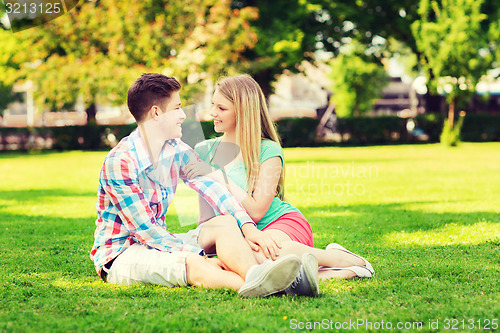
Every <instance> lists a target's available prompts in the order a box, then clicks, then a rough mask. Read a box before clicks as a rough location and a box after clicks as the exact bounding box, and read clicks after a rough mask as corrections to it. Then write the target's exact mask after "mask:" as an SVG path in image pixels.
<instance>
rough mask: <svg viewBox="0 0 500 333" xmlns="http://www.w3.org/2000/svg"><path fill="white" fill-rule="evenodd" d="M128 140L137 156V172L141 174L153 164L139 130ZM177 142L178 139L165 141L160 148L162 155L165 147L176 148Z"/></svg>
mask: <svg viewBox="0 0 500 333" xmlns="http://www.w3.org/2000/svg"><path fill="white" fill-rule="evenodd" d="M130 139H131V140H132V144H133V145H134V147H135V151H136V154H137V163H138V165H139V172H143V171H144V170H146V169H148V168H150V167H152V166H153V162H152V161H151V158H150V157H149V153H148V148H147V147H146V142H145V141H144V140H143V138H142V136H141V133H140V131H139V128H137V129H135V130H134V131H133V132H132V133H131V134H130ZM179 141H180V139H171V140H167V141H165V144H164V145H163V148H162V154H163V151H164V149H165V146H166V145H170V146H172V147H174V148H177V146H178V144H179ZM162 157H163V156H162ZM163 158H164V157H163Z"/></svg>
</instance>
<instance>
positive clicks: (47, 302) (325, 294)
mask: <svg viewBox="0 0 500 333" xmlns="http://www.w3.org/2000/svg"><path fill="white" fill-rule="evenodd" d="M284 154H285V159H286V163H287V164H286V165H287V168H286V171H287V180H286V195H287V199H288V200H289V201H290V202H292V203H293V204H295V205H296V206H297V207H298V208H300V209H301V210H302V212H303V213H304V215H305V216H306V217H307V218H308V219H309V221H310V223H311V225H312V227H313V231H314V236H315V245H316V247H324V246H326V245H327V244H328V243H330V242H337V243H340V244H342V245H344V246H345V247H347V248H348V249H351V250H352V251H355V252H358V253H360V254H362V255H363V256H365V257H366V258H367V259H368V260H370V262H371V263H372V264H373V266H374V268H375V270H376V275H375V277H374V278H373V279H370V280H362V279H354V280H350V281H339V280H337V281H328V282H322V283H321V284H320V292H321V294H320V296H319V297H317V298H314V299H312V298H297V297H270V298H266V299H241V298H239V297H238V296H237V293H236V292H233V291H229V290H203V289H197V288H183V289H180V288H175V289H169V288H165V287H161V286H132V287H121V286H112V285H109V284H105V283H103V282H102V281H100V280H99V279H98V277H97V275H96V274H95V271H94V267H93V264H92V262H91V261H90V259H89V251H90V248H91V247H92V242H93V231H94V220H95V201H96V191H97V178H98V174H99V169H100V166H101V163H102V161H103V159H104V156H105V152H64V153H46V154H31V155H24V154H16V153H12V154H0V173H1V174H2V180H1V182H0V230H1V232H2V238H1V242H0V267H1V272H2V274H1V276H0V295H1V296H0V297H1V300H2V302H1V305H0V331H2V332H4V331H5V332H52V331H55V332H68V331H89V332H94V331H96V332H111V331H117V332H178V331H187V332H193V331H206V332H241V331H250V332H262V331H264V332H276V331H290V330H300V329H301V328H304V330H308V329H309V328H316V329H318V330H319V329H327V330H331V331H339V330H341V331H366V330H372V331H384V330H386V329H388V328H392V331H395V332H397V331H407V332H414V331H421V332H429V331H433V332H434V331H467V330H468V329H471V328H474V331H481V332H487V331H498V330H499V329H498V326H499V325H500V323H498V321H499V317H500V284H499V277H500V264H499V260H500V143H477V144H476V143H474V144H473V143H463V144H462V145H460V146H459V147H457V148H453V149H445V148H443V147H441V146H439V145H415V146H379V147H358V148H293V149H285V151H284ZM180 195H181V196H180V197H182V196H184V195H186V194H185V193H184V192H182V193H180ZM191 199H192V198H191V197H189V198H188V196H187V195H186V200H191ZM181 201H182V200H181ZM186 202H187V201H186ZM180 205H182V202H179V203H178V205H177V207H178V210H179V211H180V210H181V208H182V207H180ZM169 220H170V224H169V227H170V228H171V229H172V230H173V231H176V232H177V231H185V230H187V229H189V228H191V227H192V226H188V225H186V224H187V223H186V222H185V221H187V220H186V219H183V218H182V219H181V218H179V219H177V217H176V214H175V211H174V210H172V212H170V214H169ZM179 221H180V222H179ZM419 325H422V326H421V328H420V326H419ZM342 327H343V329H342ZM370 327H371V329H370ZM398 327H399V328H398Z"/></svg>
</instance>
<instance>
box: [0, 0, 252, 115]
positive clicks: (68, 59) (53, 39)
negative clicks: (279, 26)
mask: <svg viewBox="0 0 500 333" xmlns="http://www.w3.org/2000/svg"><path fill="white" fill-rule="evenodd" d="M229 4H230V3H229V1H228V0H223V1H216V0H195V1H189V2H185V1H180V0H169V1H164V0H145V1H124V0H100V1H93V2H90V1H87V2H83V3H82V4H81V6H78V7H77V8H75V9H74V10H72V11H70V12H69V13H67V14H66V15H64V16H62V17H59V18H57V19H55V20H53V21H50V22H48V23H46V24H45V25H43V26H41V27H35V28H32V29H29V30H25V31H21V32H19V33H16V34H15V35H16V36H15V38H16V42H17V43H18V45H17V47H18V49H17V52H16V54H15V58H16V63H17V64H20V68H19V70H15V73H9V74H8V75H7V77H8V79H10V80H12V81H16V80H21V82H22V81H23V80H31V81H33V82H34V83H35V84H36V85H37V88H38V89H37V92H38V93H36V96H37V99H36V101H37V104H38V105H39V106H42V105H48V106H49V107H50V109H53V110H59V109H61V108H64V107H66V106H68V105H71V104H74V102H75V101H76V99H77V97H78V96H81V97H83V100H84V102H85V104H86V106H91V105H92V104H94V103H95V102H106V103H115V104H118V103H120V104H121V103H123V102H124V101H125V96H126V93H127V89H128V87H129V86H130V84H131V83H132V82H133V80H135V79H136V78H137V77H138V76H139V75H140V74H141V73H143V72H153V71H154V72H163V73H165V74H167V75H172V76H175V77H177V78H178V79H179V80H180V81H181V83H183V84H184V86H185V88H187V89H186V90H184V93H185V94H186V96H187V97H189V96H192V95H193V94H194V93H195V92H196V91H197V90H196V88H197V87H199V86H200V85H201V82H202V80H203V77H202V76H200V75H196V74H195V73H207V75H211V74H212V75H216V74H218V73H219V72H220V71H221V70H222V69H223V68H224V69H225V70H226V71H229V72H230V71H231V70H233V71H234V70H235V68H239V67H240V66H242V63H241V59H240V58H241V57H240V54H241V53H242V52H243V51H244V50H245V49H247V48H249V47H252V46H253V44H254V43H255V40H256V34H255V32H254V31H253V29H252V27H251V26H250V24H249V21H250V20H252V19H254V18H256V14H255V10H254V9H253V8H245V9H242V10H233V9H231V8H230V6H229ZM139 13H140V14H139ZM23 43H29V44H30V46H29V47H26V48H19V46H20V45H23ZM2 44H3V41H2ZM186 83H189V85H186Z"/></svg>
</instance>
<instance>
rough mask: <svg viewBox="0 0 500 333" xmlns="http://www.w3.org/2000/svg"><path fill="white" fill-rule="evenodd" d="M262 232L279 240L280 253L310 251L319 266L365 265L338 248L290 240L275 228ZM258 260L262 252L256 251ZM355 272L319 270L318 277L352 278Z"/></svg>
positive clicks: (261, 257) (299, 254) (262, 255)
mask: <svg viewBox="0 0 500 333" xmlns="http://www.w3.org/2000/svg"><path fill="white" fill-rule="evenodd" d="M264 232H266V233H269V234H270V235H272V237H273V238H274V239H275V240H278V241H280V242H281V245H282V248H281V250H280V255H285V254H290V253H291V254H296V255H298V256H299V257H301V256H302V254H304V253H311V254H312V255H314V257H315V258H316V260H318V265H319V266H327V267H339V268H340V267H349V266H362V267H364V266H365V263H364V261H363V260H362V259H360V258H358V257H356V256H354V255H352V254H349V253H347V252H344V251H340V250H323V249H317V248H313V247H310V246H307V245H304V244H302V243H298V242H295V241H292V240H291V238H290V237H289V236H288V235H287V234H286V233H284V232H283V231H280V230H277V229H268V230H264ZM257 255H258V257H259V258H258V259H257V260H258V261H259V262H260V261H261V260H265V257H264V254H262V253H260V252H259V253H258V254H257ZM356 276H357V275H356V273H354V272H353V271H351V270H348V269H339V270H320V271H319V272H318V277H319V279H320V280H326V279H352V278H354V277H356Z"/></svg>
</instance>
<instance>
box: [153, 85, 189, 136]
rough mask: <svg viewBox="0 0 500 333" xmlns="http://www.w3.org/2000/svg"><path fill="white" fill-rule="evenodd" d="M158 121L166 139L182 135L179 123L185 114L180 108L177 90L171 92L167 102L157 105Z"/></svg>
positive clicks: (184, 117)
mask: <svg viewBox="0 0 500 333" xmlns="http://www.w3.org/2000/svg"><path fill="white" fill-rule="evenodd" d="M157 112H158V121H159V122H160V125H161V127H162V130H163V131H165V133H166V136H167V138H166V139H167V140H169V139H177V138H180V137H182V127H181V123H182V122H183V121H184V119H186V114H185V113H184V111H183V110H182V109H181V98H180V96H179V92H178V91H176V92H174V93H172V96H171V97H170V99H169V101H168V103H167V105H166V106H164V107H161V108H160V107H158V111H157Z"/></svg>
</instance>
